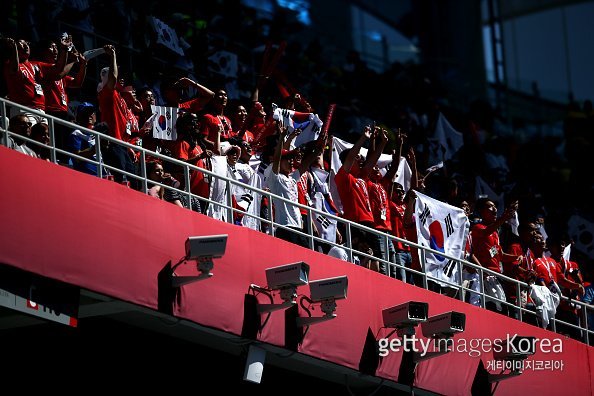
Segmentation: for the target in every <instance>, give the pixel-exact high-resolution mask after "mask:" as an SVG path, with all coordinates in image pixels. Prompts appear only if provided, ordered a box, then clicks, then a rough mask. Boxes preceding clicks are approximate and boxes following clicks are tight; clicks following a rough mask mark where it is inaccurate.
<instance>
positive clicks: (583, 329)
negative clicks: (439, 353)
mask: <svg viewBox="0 0 594 396" xmlns="http://www.w3.org/2000/svg"><path fill="white" fill-rule="evenodd" d="M7 106H11V107H14V108H18V109H20V110H22V111H24V112H27V113H30V114H34V115H37V116H41V117H45V118H47V120H48V125H49V132H50V144H49V145H45V144H43V143H39V142H37V141H35V140H33V139H30V138H27V137H23V136H21V135H17V134H16V133H13V132H10V131H8V130H7V129H8V128H7V125H5V123H6V119H5V118H4V117H5V116H7V114H8V113H7V111H6V110H7ZM0 115H1V117H0V142H4V143H5V142H8V141H9V137H13V136H14V137H15V138H16V139H17V140H22V141H25V142H27V144H33V145H35V146H38V147H43V148H44V149H46V150H49V152H50V158H49V160H51V161H52V162H54V163H57V162H58V160H57V159H58V157H59V156H68V157H71V158H74V159H76V160H79V161H84V162H87V163H92V164H94V165H96V167H97V174H96V175H97V176H98V177H100V178H101V177H103V176H104V170H108V171H109V172H112V173H117V174H121V175H125V176H126V178H128V179H133V180H136V181H138V183H139V184H140V190H141V191H143V192H144V193H147V192H148V189H149V185H158V186H161V187H162V188H165V189H169V190H172V191H176V192H178V193H180V194H184V195H185V196H186V197H187V198H188V203H189V202H190V201H191V199H192V198H196V199H199V200H200V201H201V202H207V203H208V205H213V206H214V207H218V208H221V209H220V210H221V211H222V213H224V214H225V216H224V221H226V222H229V223H233V222H234V215H235V214H236V213H239V214H241V215H242V216H244V217H246V216H247V217H250V218H254V219H256V220H257V221H259V222H260V223H261V224H266V225H267V226H268V229H269V230H270V233H271V235H273V236H274V235H275V233H276V230H278V229H284V230H288V231H290V232H294V233H296V234H299V235H301V236H302V237H305V238H307V240H308V244H309V248H310V249H314V248H315V245H316V242H319V243H324V244H327V245H329V246H336V247H340V248H342V249H344V250H345V251H346V253H347V256H348V259H349V261H350V262H354V257H355V256H358V257H361V258H368V259H370V260H377V261H378V262H381V263H383V264H384V265H385V266H386V271H387V272H388V273H387V275H392V274H394V276H393V277H396V276H395V274H396V273H397V271H401V270H403V271H404V272H405V274H406V279H409V277H410V275H411V274H412V276H413V277H414V278H415V279H416V282H415V284H416V285H417V286H422V287H423V288H425V289H429V288H430V287H429V286H430V282H432V283H434V284H437V285H442V286H443V285H446V286H447V287H449V288H451V289H453V290H456V294H455V297H456V298H459V299H461V300H463V301H464V297H463V296H464V295H467V294H469V293H476V294H478V295H479V296H480V300H481V306H482V307H483V308H485V307H486V305H487V303H489V302H497V303H500V304H501V305H502V306H505V307H507V310H508V311H509V312H511V313H514V315H513V316H516V315H515V314H516V313H517V318H518V319H519V320H524V319H526V316H527V315H528V316H533V317H534V318H536V313H535V312H534V311H533V310H530V309H528V308H526V307H523V306H521V298H520V296H521V292H522V291H526V290H529V288H530V286H529V285H528V284H527V283H524V282H522V281H519V280H516V279H513V278H510V277H508V276H506V275H503V274H500V273H497V272H494V271H491V270H489V269H487V268H484V267H481V266H479V265H476V264H474V263H471V262H468V261H466V260H463V259H460V258H458V257H452V256H450V255H448V254H444V253H442V252H439V251H436V250H434V249H431V248H428V247H426V246H422V245H419V244H418V243H414V242H411V241H408V240H406V239H401V238H398V237H395V236H393V235H389V234H385V233H382V232H379V231H376V230H374V229H372V228H369V227H366V226H363V225H360V224H357V223H354V222H352V221H349V220H345V219H343V218H340V217H338V216H335V215H332V214H330V213H327V212H323V211H320V210H317V209H315V208H312V207H310V206H307V205H301V204H299V203H296V202H293V201H291V200H289V199H285V198H283V197H280V196H276V195H274V194H272V193H271V192H270V191H266V190H262V189H259V188H256V187H252V186H249V185H247V184H244V183H242V182H239V181H237V180H235V179H232V178H229V177H227V176H225V175H219V174H216V173H215V172H212V171H210V170H207V169H203V168H199V167H196V166H194V165H191V164H188V163H186V162H183V161H180V160H177V159H174V158H171V157H169V156H166V155H163V154H159V153H156V152H152V151H149V150H147V149H144V148H142V147H139V146H135V145H132V144H129V143H126V142H123V141H121V140H118V139H116V138H113V137H111V136H108V135H105V134H103V133H100V132H97V131H93V130H90V129H86V128H84V127H81V126H80V125H77V124H73V123H71V122H67V121H64V120H61V119H58V118H55V117H52V116H49V115H47V114H43V113H40V112H37V111H35V110H31V109H29V108H27V107H24V106H21V105H19V104H17V103H13V102H10V101H8V100H5V99H1V98H0ZM56 123H57V124H60V125H62V126H63V127H67V128H71V129H72V130H73V131H74V130H75V129H78V130H81V131H84V132H86V133H88V134H92V135H94V136H95V156H96V158H97V159H96V160H93V159H89V158H85V157H83V156H80V155H77V154H75V153H72V152H70V151H67V150H63V149H61V148H58V147H56V144H55V142H56V139H55V131H54V125H55V124H56ZM104 143H109V144H113V145H120V146H123V147H126V148H128V149H130V150H133V151H134V152H137V153H139V161H138V163H139V173H140V175H137V174H133V173H130V172H126V171H123V170H121V169H118V168H116V167H114V166H111V165H108V164H106V163H105V162H104V161H103V156H102V151H101V146H102V145H104ZM5 144H6V143H5ZM148 157H152V158H157V159H159V160H161V161H162V162H163V163H168V164H172V165H176V166H178V167H181V168H182V169H183V175H184V183H183V186H184V189H183V190H181V189H178V188H174V187H172V186H169V185H166V184H163V183H160V182H157V181H155V180H152V179H149V178H148V175H147V170H146V160H147V158H148ZM196 171H198V172H202V173H204V174H205V175H208V176H209V178H210V179H211V180H220V181H223V182H224V184H225V190H226V191H225V202H218V201H215V200H212V199H211V198H210V197H209V198H205V197H200V196H197V195H195V194H193V193H192V192H191V191H190V177H191V173H192V172H196ZM233 186H240V187H242V188H243V189H245V190H250V191H251V192H252V193H253V194H259V195H260V196H261V197H267V198H268V202H269V203H270V205H271V206H272V203H273V201H281V202H285V203H288V204H290V205H293V206H295V207H298V208H300V209H304V210H305V211H306V212H307V218H308V219H310V220H309V221H308V222H307V224H306V227H305V230H303V231H297V230H295V229H294V228H290V227H287V226H285V225H282V224H279V223H277V222H276V221H275V218H274V214H273V210H269V216H268V218H264V217H261V216H259V215H256V214H251V213H248V212H247V211H244V210H242V209H238V208H235V207H233V204H232V190H233V189H232V187H233ZM256 202H258V200H257V199H254V200H253V203H252V204H255V203H256ZM314 214H315V215H322V216H325V217H326V218H330V219H333V220H335V221H336V222H337V223H342V224H343V225H344V229H345V235H344V236H343V241H344V243H343V245H339V244H337V243H335V242H331V241H328V240H325V239H323V238H321V237H318V236H316V235H315V234H314V232H313V225H312V221H311V219H313V216H314ZM222 218H223V217H222ZM353 229H357V230H359V231H363V232H365V233H366V234H367V235H373V236H374V237H381V238H383V239H384V243H385V245H386V246H387V245H388V244H387V243H386V242H388V241H391V242H393V243H394V242H400V243H402V244H405V245H407V246H409V247H411V248H413V249H418V252H419V261H420V266H421V270H420V271H419V270H416V269H413V268H409V267H406V266H402V265H399V264H397V263H395V262H393V261H391V260H390V257H388V260H385V259H383V258H380V257H375V256H373V255H371V254H368V253H367V252H362V251H358V250H357V249H356V248H355V247H354V246H353V243H352V235H353ZM386 251H387V249H386ZM428 253H431V254H435V255H439V256H441V257H444V258H445V259H448V260H453V261H454V262H455V263H456V265H457V266H458V280H459V282H457V283H453V282H450V281H446V280H443V279H437V278H434V277H432V276H430V275H428V274H427V273H426V272H425V265H426V256H427V254H428ZM411 254H415V253H414V251H411ZM463 267H469V268H472V269H474V270H475V271H476V272H477V273H478V279H479V280H480V291H475V290H473V289H471V288H469V287H465V286H464V284H463V282H462V268H463ZM487 276H494V277H495V278H496V279H498V280H499V281H500V283H502V285H503V284H505V283H507V284H512V285H513V286H514V289H515V292H516V293H515V294H516V296H517V299H516V302H515V303H512V302H509V301H502V300H497V299H495V298H494V297H492V296H491V295H489V294H488V293H486V292H485V278H486V277H487ZM562 298H563V299H565V300H569V299H568V298H566V297H564V296H562ZM569 301H570V302H571V303H572V304H575V306H577V307H579V309H580V311H581V317H580V320H579V322H580V323H579V325H575V324H572V323H568V322H563V321H560V320H559V319H554V318H552V319H551V327H552V330H553V331H556V330H557V327H558V325H563V326H566V327H567V328H570V329H574V331H577V332H579V334H581V337H580V338H581V340H583V341H584V342H585V343H589V341H590V339H591V337H592V336H593V335H594V331H592V330H588V320H587V317H588V314H594V306H591V305H588V304H584V303H583V302H580V301H576V300H569ZM504 312H505V310H504ZM593 339H594V338H593Z"/></svg>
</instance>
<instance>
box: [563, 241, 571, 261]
mask: <svg viewBox="0 0 594 396" xmlns="http://www.w3.org/2000/svg"><path fill="white" fill-rule="evenodd" d="M563 258H564V259H565V261H569V260H570V258H571V243H568V244H567V246H565V249H563Z"/></svg>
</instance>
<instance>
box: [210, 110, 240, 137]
mask: <svg viewBox="0 0 594 396" xmlns="http://www.w3.org/2000/svg"><path fill="white" fill-rule="evenodd" d="M219 131H221V139H229V138H231V137H233V136H235V135H236V133H234V132H233V130H232V129H231V121H230V120H229V119H228V118H227V117H226V116H215V115H212V114H205V115H204V117H203V118H202V131H201V132H202V134H203V135H204V136H207V137H208V139H209V140H211V141H213V142H214V140H215V139H216V136H217V133H218V132H219Z"/></svg>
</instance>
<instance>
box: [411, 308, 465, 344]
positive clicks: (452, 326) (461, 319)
mask: <svg viewBox="0 0 594 396" xmlns="http://www.w3.org/2000/svg"><path fill="white" fill-rule="evenodd" d="M465 327H466V315H465V314H463V313H460V312H454V311H452V312H446V313H443V314H441V315H435V316H432V317H430V318H429V319H427V321H426V322H424V323H422V324H421V328H422V330H423V335H424V336H425V337H428V338H450V337H452V336H453V335H454V334H456V333H461V332H463V331H464V329H465Z"/></svg>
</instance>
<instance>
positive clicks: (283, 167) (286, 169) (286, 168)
mask: <svg viewBox="0 0 594 396" xmlns="http://www.w3.org/2000/svg"><path fill="white" fill-rule="evenodd" d="M293 169H295V157H288V158H287V157H285V158H282V159H281V162H280V172H281V173H282V174H284V175H288V174H289V173H291V172H293Z"/></svg>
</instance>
